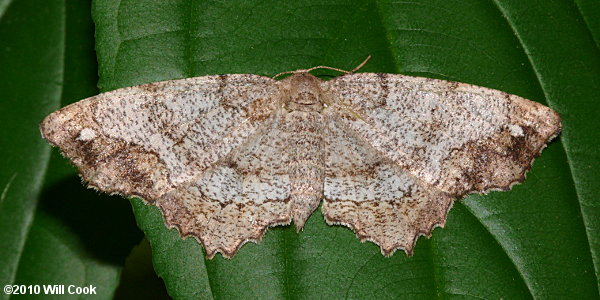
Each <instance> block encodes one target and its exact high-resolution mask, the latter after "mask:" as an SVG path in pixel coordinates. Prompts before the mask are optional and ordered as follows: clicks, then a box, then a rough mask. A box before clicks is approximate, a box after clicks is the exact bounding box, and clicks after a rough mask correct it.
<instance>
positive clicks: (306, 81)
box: [281, 72, 323, 111]
mask: <svg viewBox="0 0 600 300" xmlns="http://www.w3.org/2000/svg"><path fill="white" fill-rule="evenodd" d="M320 83H321V80H320V79H318V78H317V77H315V76H313V75H311V74H309V73H308V72H301V73H294V74H293V75H292V76H290V77H287V78H285V79H283V80H282V81H281V87H282V94H283V97H282V98H283V99H284V100H283V102H284V103H283V104H284V106H285V107H286V108H287V109H288V110H292V111H293V110H300V111H321V110H322V109H323V93H322V90H321V84H320Z"/></svg>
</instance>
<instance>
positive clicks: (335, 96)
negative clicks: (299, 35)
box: [40, 67, 561, 258]
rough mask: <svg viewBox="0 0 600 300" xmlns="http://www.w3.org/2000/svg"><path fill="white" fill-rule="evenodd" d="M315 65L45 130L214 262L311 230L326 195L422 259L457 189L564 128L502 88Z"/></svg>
mask: <svg viewBox="0 0 600 300" xmlns="http://www.w3.org/2000/svg"><path fill="white" fill-rule="evenodd" d="M315 68H322V67H315ZM315 68H311V69H306V70H297V71H293V72H287V73H291V75H290V76H289V77H286V78H284V79H282V80H275V79H273V78H270V77H264V76H259V75H252V74H230V75H210V76H201V77H195V78H187V79H180V80H168V81H162V82H155V83H150V84H144V85H139V86H133V87H128V88H122V89H117V90H114V91H110V92H106V93H102V94H100V95H97V96H94V97H90V98H87V99H84V100H81V101H79V102H77V103H74V104H71V105H69V106H67V107H64V108H62V109H60V110H58V111H56V112H54V113H52V114H51V115H49V116H48V117H46V118H45V119H44V120H43V121H42V123H41V125H40V128H41V132H42V135H43V137H44V138H45V139H46V140H48V142H49V143H50V144H52V145H53V146H57V147H59V148H60V150H61V151H62V153H63V154H64V155H65V156H67V157H68V158H69V159H70V160H71V161H72V162H73V164H75V166H77V168H78V169H79V171H80V173H81V176H82V178H83V180H84V181H85V182H87V184H88V185H89V186H90V187H93V188H95V189H98V190H100V191H103V192H106V193H111V194H112V193H116V194H120V195H124V196H133V197H139V198H142V199H144V200H145V202H146V203H148V204H153V205H156V206H158V207H159V208H160V210H161V211H162V214H163V216H164V220H165V223H166V225H167V226H168V227H170V228H176V229H177V231H178V232H179V233H180V235H181V236H182V237H187V236H192V237H194V238H195V239H196V240H198V242H200V243H201V244H202V245H203V246H204V248H205V250H206V255H207V256H208V257H209V258H212V257H213V256H214V255H215V254H216V253H219V252H220V253H221V254H222V255H223V256H225V257H232V256H233V255H234V254H235V253H236V252H237V251H238V249H239V248H240V247H241V246H242V245H243V244H244V243H246V242H248V241H252V242H258V241H259V240H260V239H261V237H262V236H263V235H264V233H265V231H266V230H267V228H269V227H271V226H276V225H286V224H290V223H291V222H292V221H293V222H294V224H295V226H296V228H297V229H298V230H300V229H301V228H302V227H303V226H304V223H305V222H306V220H307V219H308V218H309V216H310V215H311V214H312V212H313V211H314V210H315V209H316V208H317V207H318V206H319V204H320V202H321V201H323V205H322V213H323V216H324V217H325V220H326V221H327V223H328V224H341V225H345V226H348V227H350V228H351V229H352V230H354V232H355V233H356V235H357V236H358V238H360V240H361V241H365V240H368V241H372V242H374V243H376V244H377V245H379V247H380V248H381V253H382V254H383V255H386V256H389V255H391V254H392V253H394V251H396V250H397V249H402V250H404V251H405V252H406V253H407V254H408V255H411V254H412V252H413V249H414V246H415V243H416V240H417V238H418V237H419V236H420V235H425V236H430V235H431V231H432V230H433V228H434V227H436V226H444V223H445V220H446V215H447V213H448V211H449V209H450V208H451V206H452V203H453V201H454V200H455V199H459V198H461V197H463V196H464V195H466V194H468V193H486V192H487V191H489V190H508V189H510V188H511V186H512V185H513V184H515V183H518V182H521V181H523V180H524V178H525V172H526V171H527V170H529V168H530V166H531V163H532V161H533V159H534V158H535V157H536V156H537V155H539V153H540V151H541V150H542V149H543V148H544V147H545V146H546V144H547V143H548V142H549V141H550V140H551V139H552V138H553V137H555V136H556V135H557V134H558V133H559V132H560V128H561V124H560V118H559V116H558V114H557V113H556V112H555V111H554V110H552V109H551V108H548V107H546V106H544V105H541V104H539V103H536V102H533V101H530V100H527V99H524V98H521V97H519V96H515V95H511V94H507V93H505V92H501V91H497V90H493V89H489V88H484V87H478V86H474V85H470V84H464V83H458V82H451V81H445V80H439V79H430V78H421V77H411V76H405V75H398V74H378V73H354V72H353V71H351V72H346V71H344V73H345V74H344V75H342V76H338V77H336V78H334V79H331V80H328V81H323V80H321V79H319V78H317V77H315V76H313V75H311V74H310V71H312V70H314V69H315ZM331 69H334V68H331ZM334 70H338V69H334Z"/></svg>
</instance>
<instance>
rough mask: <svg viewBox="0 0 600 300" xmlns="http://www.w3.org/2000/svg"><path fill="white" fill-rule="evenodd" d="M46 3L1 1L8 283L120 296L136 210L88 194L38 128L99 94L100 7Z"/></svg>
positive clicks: (2, 196) (135, 235) (1, 191)
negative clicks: (96, 19)
mask: <svg viewBox="0 0 600 300" xmlns="http://www.w3.org/2000/svg"><path fill="white" fill-rule="evenodd" d="M40 4H41V3H40V2H39V1H33V0H20V1H1V2H0V120H1V121H2V126H1V127H0V157H2V163H1V164H0V241H2V242H0V245H1V246H0V285H2V287H4V285H7V284H10V285H12V284H24V285H50V284H64V285H67V286H68V285H71V284H72V285H75V286H87V285H93V286H96V287H97V289H96V292H97V294H96V298H105V299H106V298H111V297H112V294H113V293H114V290H115V288H116V286H117V285H118V282H119V273H120V269H121V267H122V264H123V261H124V259H125V256H126V255H127V254H128V252H129V251H130V249H131V247H132V246H133V244H134V243H136V242H137V241H139V239H140V232H139V230H138V229H137V228H136V227H135V223H134V220H133V217H132V215H131V213H130V208H129V205H128V204H127V203H126V202H124V201H122V200H121V199H118V197H107V196H102V197H99V196H98V194H97V193H96V192H94V191H91V190H86V189H85V187H83V186H82V185H81V180H80V179H79V178H78V176H77V173H76V170H75V169H74V168H73V167H71V166H70V165H69V164H68V162H67V160H66V159H63V158H62V157H60V155H59V154H58V151H56V150H53V151H51V150H50V146H49V145H48V144H47V143H46V142H45V141H44V140H43V139H42V138H41V135H40V132H39V129H38V124H39V122H40V121H41V120H42V118H43V117H45V116H46V115H47V114H49V113H50V112H52V111H54V110H56V109H58V108H60V107H61V106H64V105H66V104H69V103H70V102H73V101H76V100H79V99H81V98H84V97H87V96H91V95H94V94H97V92H98V91H97V88H96V87H95V84H96V81H97V78H98V77H97V63H96V59H95V57H94V49H93V46H94V27H93V23H92V20H91V13H90V11H91V3H90V2H86V1H60V0H49V1H44V3H43V5H40ZM9 297H10V296H9V295H8V294H5V293H2V294H0V298H1V299H7V298H9ZM55 297H59V298H64V296H62V295H56V296H55Z"/></svg>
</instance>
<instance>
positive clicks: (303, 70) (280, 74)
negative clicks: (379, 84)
mask: <svg viewBox="0 0 600 300" xmlns="http://www.w3.org/2000/svg"><path fill="white" fill-rule="evenodd" d="M369 59H371V55H369V56H367V58H366V59H365V60H364V61H363V62H361V63H360V64H359V65H358V66H357V67H356V68H354V69H352V70H351V71H346V70H342V69H339V68H334V67H329V66H316V67H312V68H310V69H301V70H296V71H286V72H281V73H278V74H277V75H275V76H273V79H277V77H279V76H282V75H286V74H297V73H307V72H310V71H312V70H316V69H327V70H332V71H337V72H340V73H344V74H352V73H354V72H356V71H358V70H360V69H361V68H362V67H364V65H366V64H367V62H368V61H369Z"/></svg>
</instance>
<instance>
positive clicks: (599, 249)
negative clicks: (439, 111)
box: [93, 0, 600, 299]
mask: <svg viewBox="0 0 600 300" xmlns="http://www.w3.org/2000/svg"><path fill="white" fill-rule="evenodd" d="M582 2H583V1H579V2H578V3H579V6H577V4H576V3H571V2H568V1H558V0H551V1H543V2H540V1H537V2H535V3H533V2H530V1H520V0H507V1H499V0H496V1H475V0H468V1H441V0H438V1H425V0H421V1H397V2H393V1H365V2H362V1H361V2H358V1H341V0H339V1H335V0H330V1H314V0H312V1H301V2H300V1H296V2H292V1H274V0H271V1H242V0H234V1H219V2H215V1H185V0H179V1H166V2H156V1H150V0H147V1H135V2H115V1H102V0H96V1H95V6H94V11H93V13H94V19H95V22H96V25H97V51H98V58H99V68H100V88H101V90H102V91H107V90H111V89H115V88H118V87H124V86H131V85H135V84H141V83H145V82H152V81H158V80H166V79H175V78H184V77H192V76H201V75H205V74H224V73H252V74H262V75H274V74H276V73H278V72H281V71H288V70H295V69H300V68H307V67H311V66H316V65H328V66H333V67H338V68H345V69H352V68H353V67H354V66H356V65H358V64H359V63H360V62H361V61H362V60H363V59H364V58H365V57H367V55H372V56H373V59H372V60H371V61H370V62H369V63H368V64H367V65H366V66H365V67H364V68H363V69H362V70H361V71H364V72H390V73H403V74H410V75H421V76H428V77H435V78H443V79H448V80H455V81H462V82H467V83H472V84H477V85H481V86H486V87H491V88H495V89H499V90H503V91H506V92H509V93H513V94H517V95H521V96H524V97H526V98H529V99H532V100H535V101H538V102H541V103H544V104H547V105H550V106H551V107H553V108H554V109H556V110H557V111H558V112H559V113H560V115H561V116H562V118H563V126H564V128H563V133H562V135H561V136H560V138H559V139H557V140H556V141H554V142H553V143H551V145H550V146H549V147H548V148H547V149H546V150H545V151H544V152H543V154H542V156H541V157H540V158H539V159H537V160H536V162H535V164H534V165H533V169H532V171H531V172H530V173H529V174H528V179H527V180H526V181H525V183H523V184H522V185H518V186H516V187H514V189H513V190H512V191H510V192H502V193H501V192H492V193H490V194H489V195H487V196H470V197H467V198H466V199H464V200H462V201H458V202H457V203H456V204H455V206H454V208H453V209H452V211H451V212H450V215H449V217H448V222H447V225H446V228H445V229H436V230H435V231H434V233H433V237H432V238H431V239H426V238H421V239H420V240H419V241H418V243H417V247H416V249H415V255H414V256H413V257H410V258H408V257H406V256H405V255H404V254H403V253H396V254H395V255H394V256H393V257H391V258H384V257H382V256H381V255H380V254H379V249H378V247H376V246H375V245H374V244H372V243H365V244H361V243H359V242H358V239H356V238H355V236H354V234H353V233H352V232H351V231H350V230H348V229H347V228H344V227H331V226H327V225H325V223H324V221H323V218H322V216H321V215H320V212H315V213H314V214H313V216H312V217H311V218H310V220H309V222H308V223H307V224H306V227H305V229H304V231H303V232H301V233H296V232H295V230H294V228H292V227H289V226H287V227H278V228H274V229H272V230H270V231H269V232H268V233H267V234H266V236H265V238H264V239H263V241H262V242H261V243H260V244H259V245H255V244H249V245H246V246H244V247H243V248H242V249H241V250H240V251H239V253H238V254H237V255H236V256H235V257H234V258H233V259H231V260H225V259H222V258H221V257H217V258H215V259H213V260H205V259H204V257H203V250H202V248H201V247H200V246H199V245H198V244H197V243H196V242H195V241H194V240H193V239H186V240H182V239H181V238H179V236H178V234H177V233H176V232H175V231H174V230H167V229H166V228H165V226H164V224H163V220H162V217H161V215H160V213H159V212H158V210H157V209H156V208H155V207H151V206H145V205H144V204H143V203H142V202H141V201H138V200H133V201H132V203H133V206H134V210H135V215H136V219H137V221H138V224H139V225H140V227H141V228H142V229H143V230H144V232H145V233H146V235H147V237H148V239H149V241H150V243H151V245H152V248H153V253H154V254H153V258H154V265H155V269H156V271H157V273H158V274H159V276H161V277H162V278H163V279H164V280H165V283H166V285H167V288H168V290H169V293H170V295H171V296H173V297H175V298H203V299H207V298H263V299H264V298H267V299H280V298H307V299H314V298H330V297H331V298H336V299H337V298H375V297H377V298H434V297H440V298H442V297H444V298H446V297H454V296H458V297H476V298H508V299H515V298H562V297H570V298H585V299H590V298H598V285H599V281H598V273H599V265H600V257H599V255H600V237H599V235H600V213H599V211H600V209H599V208H600V207H599V206H600V204H599V203H598V201H597V198H598V197H597V195H598V194H599V189H600V175H598V172H596V170H595V169H594V166H596V165H597V162H598V161H599V159H600V155H599V154H598V152H597V149H598V148H599V142H598V140H600V128H599V125H598V122H596V121H595V117H596V116H595V114H594V113H595V112H597V111H598V109H599V108H600V104H599V102H598V101H597V87H598V86H600V55H598V54H599V50H598V49H599V48H598V44H597V43H595V41H594V37H597V36H598V35H597V33H598V32H599V31H598V30H599V29H598V28H597V25H595V24H597V23H596V21H595V19H594V16H597V15H598V13H597V10H596V11H594V8H593V6H592V5H587V4H585V3H582ZM596 41H597V39H596Z"/></svg>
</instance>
